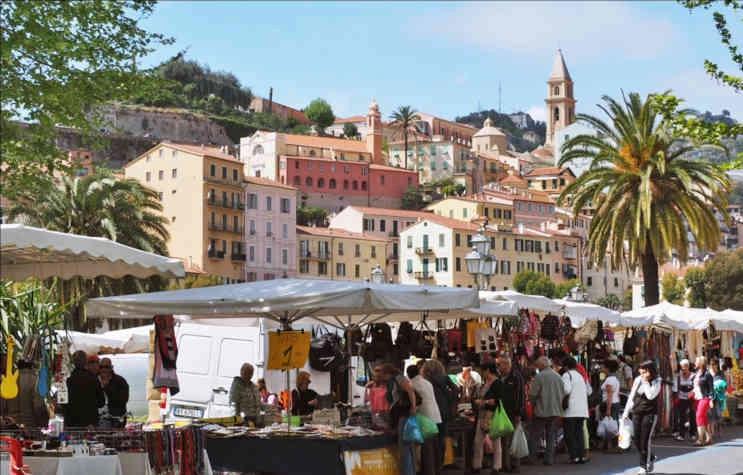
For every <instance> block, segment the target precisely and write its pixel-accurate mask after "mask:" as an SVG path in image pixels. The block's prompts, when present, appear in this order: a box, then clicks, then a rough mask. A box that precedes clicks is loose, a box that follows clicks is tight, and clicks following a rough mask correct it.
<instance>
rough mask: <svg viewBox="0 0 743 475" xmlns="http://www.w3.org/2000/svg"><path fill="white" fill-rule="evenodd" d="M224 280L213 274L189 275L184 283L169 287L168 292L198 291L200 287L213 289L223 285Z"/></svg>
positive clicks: (176, 283) (175, 283) (173, 284)
mask: <svg viewBox="0 0 743 475" xmlns="http://www.w3.org/2000/svg"><path fill="white" fill-rule="evenodd" d="M222 284H223V282H222V278H221V277H219V276H216V275H211V274H201V275H196V276H194V275H189V276H188V277H186V278H185V279H183V281H182V282H174V283H172V284H170V285H169V286H168V290H181V289H196V288H200V287H212V286H214V285H222Z"/></svg>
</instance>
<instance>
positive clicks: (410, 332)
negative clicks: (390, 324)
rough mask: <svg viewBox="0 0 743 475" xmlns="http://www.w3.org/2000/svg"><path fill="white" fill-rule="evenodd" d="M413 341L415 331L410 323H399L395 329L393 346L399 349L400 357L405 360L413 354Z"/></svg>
mask: <svg viewBox="0 0 743 475" xmlns="http://www.w3.org/2000/svg"><path fill="white" fill-rule="evenodd" d="M414 340H415V330H414V329H413V324H412V323H410V322H402V323H400V327H399V328H398V329H397V339H396V340H395V344H396V345H397V347H398V348H399V349H400V355H401V356H402V357H403V358H404V359H405V358H408V357H409V356H410V355H411V354H412V352H413V341H414Z"/></svg>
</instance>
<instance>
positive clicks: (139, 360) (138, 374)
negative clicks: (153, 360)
mask: <svg viewBox="0 0 743 475" xmlns="http://www.w3.org/2000/svg"><path fill="white" fill-rule="evenodd" d="M100 358H101V359H103V358H109V359H110V360H111V363H112V364H113V367H114V372H115V373H116V374H118V375H119V376H121V377H122V378H124V379H125V380H126V382H127V384H128V385H129V402H128V403H127V404H126V410H127V411H128V412H130V413H131V414H132V416H134V417H135V418H137V419H142V418H145V417H147V378H149V373H150V371H149V360H150V355H149V353H130V354H124V353H120V354H115V355H100Z"/></svg>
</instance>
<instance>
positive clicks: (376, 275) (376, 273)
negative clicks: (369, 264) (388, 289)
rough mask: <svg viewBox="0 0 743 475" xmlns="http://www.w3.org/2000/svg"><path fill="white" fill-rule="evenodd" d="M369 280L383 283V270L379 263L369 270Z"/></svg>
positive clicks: (374, 282)
mask: <svg viewBox="0 0 743 475" xmlns="http://www.w3.org/2000/svg"><path fill="white" fill-rule="evenodd" d="M371 281H372V283H373V284H384V271H383V270H382V266H380V265H379V264H377V265H376V266H375V267H374V269H372V271H371Z"/></svg>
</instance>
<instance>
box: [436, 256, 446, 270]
mask: <svg viewBox="0 0 743 475" xmlns="http://www.w3.org/2000/svg"><path fill="white" fill-rule="evenodd" d="M448 271H449V259H448V258H446V257H439V258H437V259H436V272H448Z"/></svg>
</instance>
